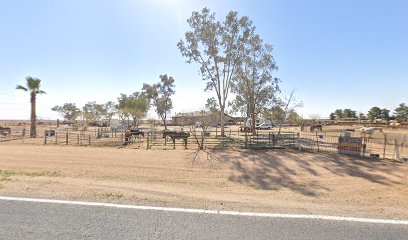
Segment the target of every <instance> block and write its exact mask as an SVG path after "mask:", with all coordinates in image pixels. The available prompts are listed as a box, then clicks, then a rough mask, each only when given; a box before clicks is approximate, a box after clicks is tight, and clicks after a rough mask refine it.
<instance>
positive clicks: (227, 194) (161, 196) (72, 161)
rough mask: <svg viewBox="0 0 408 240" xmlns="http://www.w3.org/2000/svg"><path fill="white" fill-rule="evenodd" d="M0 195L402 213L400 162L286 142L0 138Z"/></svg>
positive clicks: (407, 183) (407, 194)
mask: <svg viewBox="0 0 408 240" xmlns="http://www.w3.org/2000/svg"><path fill="white" fill-rule="evenodd" d="M0 153H1V155H0V195H3V196H24V197H39V198H56V199H68V200H84V201H101V202H115V203H131V204H141V205H155V206H173V207H193V208H208V209H218V210H239V211H256V212H277V213H298V214H331V215H343V216H364V217H382V218H393V219H408V178H407V175H408V164H407V163H399V162H395V161H390V160H375V161H373V160H369V159H355V158H350V157H345V156H339V155H326V154H312V153H301V152H292V151H289V150H258V151H254V150H252V151H251V150H242V149H232V150H225V151H222V152H213V153H212V154H211V155H210V157H209V159H207V155H206V154H204V153H201V154H199V155H198V157H197V158H194V156H195V154H194V151H193V150H168V151H163V150H160V151H159V150H135V149H116V148H87V147H73V146H65V147H64V146H34V145H10V144H7V145H1V144H0Z"/></svg>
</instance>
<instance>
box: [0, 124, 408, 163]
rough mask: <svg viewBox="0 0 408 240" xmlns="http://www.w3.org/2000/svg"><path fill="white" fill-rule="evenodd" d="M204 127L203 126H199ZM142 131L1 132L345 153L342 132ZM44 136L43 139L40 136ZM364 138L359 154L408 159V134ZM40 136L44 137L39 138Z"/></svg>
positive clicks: (106, 142)
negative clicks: (180, 134) (178, 135)
mask: <svg viewBox="0 0 408 240" xmlns="http://www.w3.org/2000/svg"><path fill="white" fill-rule="evenodd" d="M200 130H201V129H200ZM143 131H145V132H144V134H143V135H141V134H138V135H132V136H131V137H130V138H128V139H126V134H125V132H124V131H115V130H112V129H111V128H107V127H104V128H93V129H92V128H88V129H86V128H84V129H76V128H66V129H47V130H44V131H41V132H39V134H38V137H37V139H31V138H29V136H28V135H27V134H28V131H25V130H24V129H19V130H15V129H13V128H11V132H10V133H3V134H0V144H2V143H4V144H6V143H24V144H47V145H74V146H94V147H131V148H138V149H185V148H187V149H197V148H199V147H200V145H201V146H202V147H203V148H234V147H235V148H247V149H268V148H292V149H296V150H301V151H311V152H323V153H332V154H338V153H342V150H344V149H343V146H342V145H341V144H342V143H341V142H340V140H339V136H331V135H326V134H321V133H317V132H316V133H304V132H301V133H294V132H282V133H280V134H278V133H276V132H272V131H264V130H260V131H257V132H256V133H254V134H252V133H244V132H240V131H232V130H231V129H229V130H226V131H225V135H224V136H221V135H220V131H218V130H215V131H213V130H212V131H186V133H189V136H188V137H187V138H186V140H187V141H186V142H185V141H184V139H175V141H174V142H173V140H172V138H171V137H169V136H166V137H163V131H155V130H154V129H145V130H143ZM41 139H42V140H41ZM354 139H357V140H358V139H361V140H358V141H360V142H361V149H358V150H357V151H358V154H357V155H359V156H364V157H374V158H387V159H406V158H408V134H384V139H380V138H370V137H367V136H362V137H355V138H354ZM40 140H41V141H40Z"/></svg>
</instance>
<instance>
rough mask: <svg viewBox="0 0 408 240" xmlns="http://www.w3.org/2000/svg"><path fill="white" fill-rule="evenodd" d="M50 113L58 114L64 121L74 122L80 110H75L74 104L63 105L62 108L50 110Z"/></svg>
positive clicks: (57, 107)
mask: <svg viewBox="0 0 408 240" xmlns="http://www.w3.org/2000/svg"><path fill="white" fill-rule="evenodd" d="M51 110H52V111H54V112H58V113H59V114H60V115H61V116H62V117H63V118H64V119H65V120H68V121H75V120H76V119H77V118H78V117H79V115H80V114H81V110H80V109H79V108H77V106H76V105H75V103H64V105H62V106H55V107H53V108H51Z"/></svg>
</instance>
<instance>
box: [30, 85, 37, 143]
mask: <svg viewBox="0 0 408 240" xmlns="http://www.w3.org/2000/svg"><path fill="white" fill-rule="evenodd" d="M30 100H31V126H30V137H32V138H35V137H36V136H37V129H36V125H37V116H36V114H35V102H36V94H35V92H31V99H30Z"/></svg>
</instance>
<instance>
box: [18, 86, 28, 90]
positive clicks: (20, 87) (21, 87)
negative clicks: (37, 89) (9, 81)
mask: <svg viewBox="0 0 408 240" xmlns="http://www.w3.org/2000/svg"><path fill="white" fill-rule="evenodd" d="M16 89H18V90H23V91H28V89H27V88H25V87H23V86H21V85H17V87H16Z"/></svg>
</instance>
